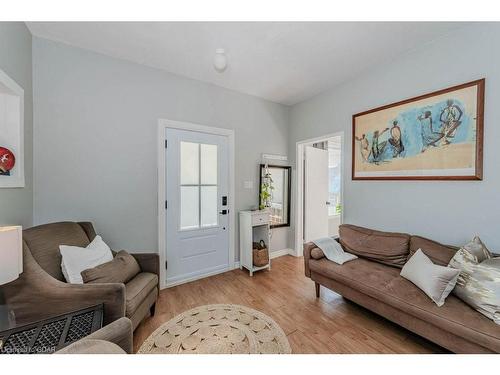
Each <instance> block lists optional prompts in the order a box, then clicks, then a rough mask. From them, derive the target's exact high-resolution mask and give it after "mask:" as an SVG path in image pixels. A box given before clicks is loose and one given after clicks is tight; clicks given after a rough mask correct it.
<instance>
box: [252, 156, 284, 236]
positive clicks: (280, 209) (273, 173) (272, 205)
mask: <svg viewBox="0 0 500 375" xmlns="http://www.w3.org/2000/svg"><path fill="white" fill-rule="evenodd" d="M291 171H292V167H284V166H281V165H267V164H261V165H260V183H259V186H260V192H259V208H260V209H261V210H264V209H267V210H268V211H269V213H270V217H271V228H277V227H289V226H290V186H291V178H290V174H291Z"/></svg>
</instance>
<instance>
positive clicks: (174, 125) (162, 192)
mask: <svg viewBox="0 0 500 375" xmlns="http://www.w3.org/2000/svg"><path fill="white" fill-rule="evenodd" d="M167 128H169V129H180V130H190V131H195V132H199V133H207V134H214V135H222V136H226V137H227V139H228V146H229V147H228V149H229V150H228V151H229V155H228V156H229V202H228V210H229V246H228V252H229V253H228V260H229V263H228V267H229V269H234V267H235V262H234V254H235V251H234V230H235V228H236V220H235V218H236V216H235V212H234V210H235V208H234V207H235V205H234V199H235V185H234V130H231V129H223V128H216V127H211V126H205V125H198V124H193V123H190V122H182V121H175V120H168V119H159V120H158V253H159V256H160V288H161V289H164V288H167V287H170V286H174V285H173V284H172V285H168V286H167V272H166V268H165V262H166V260H167V256H166V255H167V243H166V226H165V224H166V216H167V214H166V212H165V199H166V187H165V181H166V178H167V176H166V170H165V168H166V165H165V157H166V156H165V153H166V149H165V130H166V129H167ZM226 271H227V270H225V271H223V272H226ZM206 276H208V275H204V276H202V277H206ZM197 278H201V277H197ZM197 278H194V279H189V280H185V281H183V283H184V282H189V281H193V280H195V279H197Z"/></svg>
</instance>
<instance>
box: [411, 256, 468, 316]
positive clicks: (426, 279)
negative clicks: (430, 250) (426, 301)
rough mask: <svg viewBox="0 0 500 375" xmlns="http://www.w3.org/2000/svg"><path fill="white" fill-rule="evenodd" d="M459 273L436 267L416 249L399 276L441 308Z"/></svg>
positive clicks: (450, 269)
mask: <svg viewBox="0 0 500 375" xmlns="http://www.w3.org/2000/svg"><path fill="white" fill-rule="evenodd" d="M459 274H460V271H458V270H455V269H452V268H448V267H443V266H438V265H436V264H434V263H432V260H430V259H429V257H428V256H427V255H425V254H424V253H423V252H422V250H420V249H418V250H417V251H416V253H415V254H413V256H412V257H411V258H410V259H409V260H408V262H406V264H405V265H404V267H403V269H402V270H401V276H402V277H404V278H405V279H407V280H410V281H411V282H412V283H413V284H415V285H416V286H417V287H418V288H420V289H421V290H422V291H423V292H424V293H425V294H427V295H428V296H429V297H430V299H432V300H433V301H434V303H435V304H436V305H438V306H443V304H444V301H445V299H446V297H448V295H449V294H450V293H451V291H452V290H453V288H454V287H455V284H456V282H457V278H458V275H459Z"/></svg>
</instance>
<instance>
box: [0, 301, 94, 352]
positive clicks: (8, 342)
mask: <svg viewBox="0 0 500 375" xmlns="http://www.w3.org/2000/svg"><path fill="white" fill-rule="evenodd" d="M102 316H103V305H102V304H99V305H95V306H91V307H88V308H86V309H82V310H77V311H72V312H70V313H67V314H63V315H59V316H56V317H53V318H49V319H45V320H41V321H39V322H35V323H30V324H26V325H23V326H19V327H15V328H12V329H9V330H6V331H3V332H0V354H42V353H54V352H56V351H58V350H60V349H62V348H64V347H65V346H68V345H69V344H71V343H73V342H75V341H78V340H80V339H82V338H84V337H86V336H88V335H90V334H91V333H93V332H95V331H97V330H98V329H100V328H101V327H102Z"/></svg>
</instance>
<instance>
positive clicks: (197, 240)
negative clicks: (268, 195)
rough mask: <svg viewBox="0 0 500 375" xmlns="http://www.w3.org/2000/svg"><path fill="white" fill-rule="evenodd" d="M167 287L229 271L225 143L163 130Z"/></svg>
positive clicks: (223, 138)
mask: <svg viewBox="0 0 500 375" xmlns="http://www.w3.org/2000/svg"><path fill="white" fill-rule="evenodd" d="M165 137H166V140H167V149H166V153H165V156H166V162H165V165H166V173H165V176H166V184H165V186H166V208H167V211H166V228H165V230H166V246H167V248H166V259H167V286H170V285H175V284H180V283H182V282H186V281H190V280H194V279H198V278H201V277H204V276H208V275H211V274H215V273H219V272H224V271H226V270H228V269H229V264H230V263H229V220H228V218H229V215H228V212H229V209H228V207H229V204H228V202H229V199H231V198H232V197H229V196H228V191H229V157H228V152H229V151H228V138H227V137H226V136H222V135H214V134H207V133H202V132H196V131H189V130H179V129H171V128H167V129H166V134H165Z"/></svg>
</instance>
